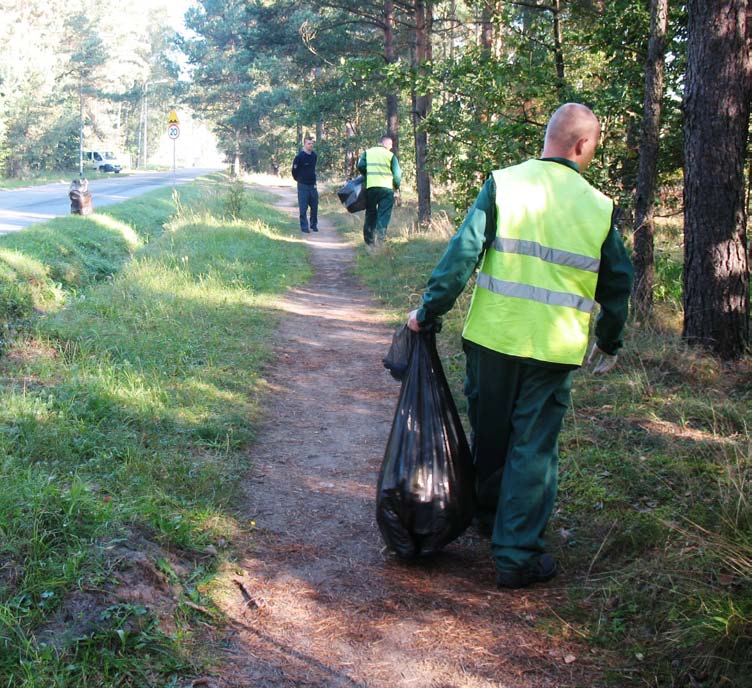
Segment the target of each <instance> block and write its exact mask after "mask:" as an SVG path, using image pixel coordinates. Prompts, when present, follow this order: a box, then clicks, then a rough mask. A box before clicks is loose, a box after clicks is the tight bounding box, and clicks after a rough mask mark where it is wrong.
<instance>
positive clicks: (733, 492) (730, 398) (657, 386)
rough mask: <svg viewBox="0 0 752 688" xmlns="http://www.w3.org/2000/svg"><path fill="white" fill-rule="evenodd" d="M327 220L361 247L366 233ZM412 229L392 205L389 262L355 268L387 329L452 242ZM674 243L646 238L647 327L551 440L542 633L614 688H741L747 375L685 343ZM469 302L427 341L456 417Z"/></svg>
mask: <svg viewBox="0 0 752 688" xmlns="http://www.w3.org/2000/svg"><path fill="white" fill-rule="evenodd" d="M330 202H331V201H330ZM338 217H339V218H340V225H341V228H342V231H343V232H345V233H346V234H347V235H348V237H349V238H351V239H353V241H356V242H360V241H361V239H360V222H361V221H362V218H361V217H360V216H355V217H352V216H345V215H343V214H340V215H339V216H338ZM414 217H415V209H414V208H409V207H408V208H406V207H404V205H403V208H401V209H399V210H398V211H397V212H396V213H395V220H393V225H392V226H390V229H389V232H390V238H389V239H388V240H387V242H386V244H385V245H384V247H383V248H382V249H381V250H380V251H378V252H374V253H369V252H366V251H365V250H364V249H361V250H360V251H359V253H358V263H357V272H358V274H359V276H360V277H361V279H362V280H363V281H364V282H365V283H366V284H367V285H368V286H369V287H370V288H371V289H372V290H373V292H374V293H375V294H377V295H378V296H379V298H380V299H381V300H382V301H383V302H384V304H385V307H386V308H388V309H389V311H390V312H391V313H393V315H394V319H395V325H397V324H399V325H401V324H402V323H404V322H405V320H406V316H407V312H408V311H409V310H410V309H412V308H417V307H418V306H419V305H420V300H421V296H422V292H423V290H424V288H425V284H426V281H427V278H428V276H429V274H430V271H431V270H432V269H433V267H434V266H435V265H436V263H437V262H438V260H439V258H440V256H441V254H442V253H443V251H444V248H445V247H446V244H447V240H448V239H447V232H446V231H445V230H446V226H445V224H446V223H445V222H444V221H443V220H441V221H440V222H439V223H438V225H437V226H435V227H430V228H428V229H426V230H422V231H421V230H417V229H416V228H415V227H414V226H411V225H410V224H409V223H410V219H409V218H414ZM680 240H681V232H677V231H676V230H675V228H673V227H667V228H665V231H662V233H661V234H660V236H659V237H657V241H658V242H659V244H660V246H661V247H662V254H661V260H660V261H658V263H657V274H656V285H655V299H656V307H655V310H656V312H655V315H654V319H653V321H652V322H649V323H634V322H633V323H630V324H629V326H628V329H627V341H626V345H625V348H624V351H623V353H622V355H621V356H620V362H619V366H618V368H617V369H616V370H615V371H614V372H613V373H611V374H609V375H607V376H594V375H592V374H590V373H588V372H587V371H585V370H581V371H580V372H578V373H577V374H576V379H575V383H574V389H573V397H572V408H571V410H570V411H569V413H568V414H567V418H566V420H565V424H564V429H563V431H562V434H561V436H560V444H559V453H560V481H559V499H558V504H557V509H556V513H555V514H554V517H553V518H552V520H551V523H550V524H549V531H548V539H549V542H550V545H551V549H552V552H553V553H554V555H555V556H556V557H557V558H558V559H559V560H560V561H561V562H562V564H563V568H564V575H563V576H562V577H560V578H558V579H556V581H554V583H553V584H552V585H553V587H558V588H561V586H562V585H564V586H565V587H566V592H567V595H568V597H569V603H568V604H567V605H566V607H565V608H563V609H562V608H560V607H557V609H556V610H555V613H552V615H551V617H550V619H549V621H548V622H546V624H547V628H548V629H549V630H550V632H551V633H552V634H554V635H562V636H568V635H571V634H575V635H576V636H577V637H579V638H581V639H585V640H586V641H587V642H589V643H591V644H592V645H593V647H598V648H599V652H602V653H603V656H604V657H609V658H610V659H609V660H608V667H606V668H607V669H608V670H609V672H610V675H611V679H612V685H614V686H626V685H656V686H657V685H696V686H711V685H712V686H715V685H747V683H748V681H749V674H750V671H752V430H750V429H751V428H752V403H751V402H752V392H751V390H752V360H751V359H750V358H749V357H747V358H745V359H743V360H742V361H740V362H738V363H736V364H735V365H726V364H723V363H721V362H719V361H718V360H716V359H714V358H712V357H711V356H707V355H705V354H703V353H702V351H701V350H699V349H696V348H690V347H688V346H687V345H686V344H685V343H684V342H683V341H682V340H681V337H680V332H681V329H680V328H681V313H680V312H679V311H677V308H678V305H679V304H680V303H681V299H680V293H679V294H678V296H677V288H676V285H677V283H678V284H681V260H682V251H681V246H680V245H679V244H678V243H677V242H680ZM471 287H472V284H470V285H468V288H467V289H466V290H465V292H464V294H463V295H462V296H461V297H460V300H459V301H458V303H457V304H456V305H455V307H454V309H453V310H452V311H450V313H449V314H447V316H446V317H445V318H444V322H443V329H442V332H441V333H440V334H439V336H438V338H437V339H438V344H439V350H440V352H441V354H442V358H443V361H444V364H445V368H446V371H447V377H448V378H449V382H450V385H451V387H452V391H453V394H454V396H455V399H456V401H457V402H458V406H459V407H460V408H461V409H462V408H463V407H464V404H465V399H464V396H463V395H462V381H463V376H464V356H463V354H462V348H461V336H460V335H461V331H462V325H463V320H464V315H465V313H466V312H467V307H468V305H469V296H470V293H471ZM463 420H464V418H463ZM489 556H490V553H489ZM562 581H565V582H562Z"/></svg>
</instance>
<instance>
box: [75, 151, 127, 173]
mask: <svg viewBox="0 0 752 688" xmlns="http://www.w3.org/2000/svg"><path fill="white" fill-rule="evenodd" d="M84 167H88V168H89V169H91V170H99V171H100V172H115V174H117V173H118V172H120V170H122V169H123V164H122V162H121V161H120V158H118V156H117V155H115V153H113V152H112V151H100V150H94V151H84Z"/></svg>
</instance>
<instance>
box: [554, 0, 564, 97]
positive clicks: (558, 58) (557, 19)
mask: <svg viewBox="0 0 752 688" xmlns="http://www.w3.org/2000/svg"><path fill="white" fill-rule="evenodd" d="M551 11H552V12H553V15H554V61H555V62H556V90H557V91H558V93H559V99H560V100H562V101H563V100H564V53H563V52H562V45H563V43H564V34H563V31H562V28H561V5H560V3H559V0H554V1H553V6H552V9H551Z"/></svg>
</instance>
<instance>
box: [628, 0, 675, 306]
mask: <svg viewBox="0 0 752 688" xmlns="http://www.w3.org/2000/svg"><path fill="white" fill-rule="evenodd" d="M667 25H668V0H651V3H650V41H649V43H648V57H647V64H646V65H645V99H644V105H643V115H642V137H641V139H640V153H639V160H640V163H639V164H640V167H639V171H638V173H637V194H636V196H635V222H634V267H635V283H634V291H633V293H632V303H633V307H634V309H635V311H636V313H637V314H638V315H639V316H640V317H645V316H647V315H649V314H650V311H651V310H652V308H653V281H654V274H655V273H654V266H653V236H654V234H655V223H654V221H653V201H654V199H655V181H656V174H657V169H658V135H659V133H660V132H659V130H660V122H661V99H662V98H663V59H664V53H665V50H666V29H667Z"/></svg>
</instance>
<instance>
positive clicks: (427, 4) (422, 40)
mask: <svg viewBox="0 0 752 688" xmlns="http://www.w3.org/2000/svg"><path fill="white" fill-rule="evenodd" d="M432 1H433V0H416V1H415V46H414V48H413V70H414V73H415V76H416V78H417V77H419V76H420V75H422V74H423V73H424V72H425V68H426V63H427V62H430V61H431V58H432V54H431V31H432V30H433V5H432ZM430 110H431V94H430V93H419V92H418V90H416V88H415V86H413V134H414V136H415V185H416V187H417V191H418V223H419V224H420V225H424V226H425V225H428V224H430V222H431V178H430V176H429V174H428V163H427V151H428V135H427V134H426V132H425V131H423V130H421V128H420V125H421V124H422V122H423V120H425V118H426V117H427V116H428V113H429V112H430Z"/></svg>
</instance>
